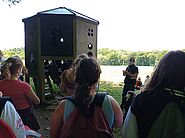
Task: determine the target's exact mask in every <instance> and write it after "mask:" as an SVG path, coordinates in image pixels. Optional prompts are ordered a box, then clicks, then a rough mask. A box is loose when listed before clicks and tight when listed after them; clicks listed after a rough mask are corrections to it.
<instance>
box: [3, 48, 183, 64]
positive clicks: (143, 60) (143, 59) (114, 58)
mask: <svg viewBox="0 0 185 138" xmlns="http://www.w3.org/2000/svg"><path fill="white" fill-rule="evenodd" d="M168 51H169V50H163V51H159V50H153V51H147V52H145V51H138V52H132V51H126V50H112V49H109V48H102V49H98V53H97V59H98V62H99V63H100V64H101V65H128V59H129V58H131V57H134V58H135V59H136V65H138V66H155V65H156V64H157V63H158V62H159V60H160V59H161V57H162V56H163V55H164V54H166V53H167V52H168ZM183 51H185V49H183ZM3 53H4V56H5V57H6V58H8V57H10V56H15V55H17V56H19V57H20V58H21V59H23V60H25V53H24V48H13V49H9V50H4V51H3Z"/></svg>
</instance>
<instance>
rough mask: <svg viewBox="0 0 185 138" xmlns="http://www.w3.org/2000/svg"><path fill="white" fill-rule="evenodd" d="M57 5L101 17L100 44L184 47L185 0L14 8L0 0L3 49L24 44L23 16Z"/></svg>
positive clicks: (59, 1)
mask: <svg viewBox="0 0 185 138" xmlns="http://www.w3.org/2000/svg"><path fill="white" fill-rule="evenodd" d="M57 7H67V8H70V9H73V10H75V11H78V12H80V13H82V14H85V15H87V16H89V17H92V18H94V19H96V20H98V21H99V22H100V24H99V26H98V48H110V49H123V50H130V51H149V50H164V49H168V50H177V49H183V48H185V8H184V7H185V1H184V0H155V1H154V0H114V1H113V0H108V1H107V0H22V2H21V3H20V4H17V5H16V6H12V7H11V8H10V7H9V6H8V5H7V4H6V3H5V2H3V1H2V0H0V15H1V21H0V38H1V39H0V40H1V44H0V45H1V46H0V49H10V48H16V47H24V23H23V22H22V19H23V18H25V17H30V16H32V15H35V14H36V13H37V12H40V11H44V10H49V9H53V8H57Z"/></svg>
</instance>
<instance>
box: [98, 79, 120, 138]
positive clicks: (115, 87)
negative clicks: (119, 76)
mask: <svg viewBox="0 0 185 138" xmlns="http://www.w3.org/2000/svg"><path fill="white" fill-rule="evenodd" d="M122 89H123V84H114V83H112V82H107V81H101V82H100V87H99V91H106V92H108V93H109V95H111V96H112V97H114V99H115V100H116V101H117V102H118V103H119V104H120V103H121V98H122ZM113 133H114V136H115V138H120V137H121V133H120V129H118V128H117V129H114V131H113Z"/></svg>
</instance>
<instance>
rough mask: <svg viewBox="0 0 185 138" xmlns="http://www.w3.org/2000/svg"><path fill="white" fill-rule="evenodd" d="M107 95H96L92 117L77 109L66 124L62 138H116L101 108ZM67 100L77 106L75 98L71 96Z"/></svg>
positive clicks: (61, 134) (62, 130) (63, 127)
mask: <svg viewBox="0 0 185 138" xmlns="http://www.w3.org/2000/svg"><path fill="white" fill-rule="evenodd" d="M106 94H107V93H97V94H96V96H95V99H94V101H93V104H95V111H94V114H93V115H92V117H85V116H84V115H83V114H81V113H80V110H79V108H77V107H76V108H75V109H74V110H73V112H72V113H71V114H70V115H69V116H68V118H67V119H66V121H65V122H64V124H63V126H62V129H61V133H60V138H114V136H113V133H112V129H111V128H110V126H109V124H108V122H107V119H106V117H105V115H104V112H103V110H102V108H101V106H102V104H103V100H104V98H105V96H106ZM65 99H69V100H70V101H71V102H73V103H74V104H75V101H74V97H72V96H69V97H66V98H65Z"/></svg>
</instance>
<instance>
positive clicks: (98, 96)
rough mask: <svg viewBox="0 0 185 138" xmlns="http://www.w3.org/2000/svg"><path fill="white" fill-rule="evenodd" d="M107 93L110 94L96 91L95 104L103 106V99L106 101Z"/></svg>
mask: <svg viewBox="0 0 185 138" xmlns="http://www.w3.org/2000/svg"><path fill="white" fill-rule="evenodd" d="M106 95H108V92H98V93H96V95H95V97H94V100H93V104H95V105H96V106H99V107H101V108H102V105H103V101H104V99H105V96H106Z"/></svg>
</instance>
